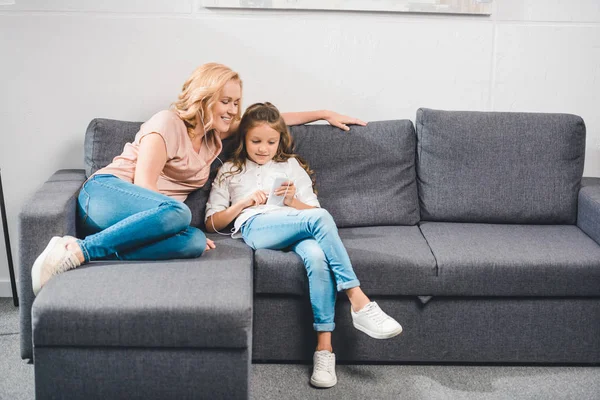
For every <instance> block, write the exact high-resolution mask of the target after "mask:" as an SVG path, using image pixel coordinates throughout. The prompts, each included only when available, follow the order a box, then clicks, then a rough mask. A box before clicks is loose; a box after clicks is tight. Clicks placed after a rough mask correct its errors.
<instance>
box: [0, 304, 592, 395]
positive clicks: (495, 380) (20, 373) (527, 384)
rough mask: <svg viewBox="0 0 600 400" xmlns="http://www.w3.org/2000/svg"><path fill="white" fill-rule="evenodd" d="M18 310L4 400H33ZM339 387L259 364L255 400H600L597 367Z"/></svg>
mask: <svg viewBox="0 0 600 400" xmlns="http://www.w3.org/2000/svg"><path fill="white" fill-rule="evenodd" d="M18 331H19V324H18V309H17V308H15V307H14V306H13V304H12V299H8V298H0V399H2V400H5V399H6V400H29V399H33V398H34V391H33V366H32V365H29V364H27V363H26V362H25V361H23V360H21V358H20V355H19V354H20V352H19V335H18ZM337 374H338V384H337V386H335V387H334V388H332V389H326V390H323V389H321V390H318V389H313V388H311V387H310V385H309V384H308V380H309V378H310V366H308V365H282V364H255V365H253V368H252V381H251V391H252V396H251V398H252V399H256V400H258V399H260V400H270V399H273V400H282V399H290V400H291V399H409V400H410V399H423V400H475V399H477V400H479V399H484V400H509V399H510V400H519V399H540V400H549V399H569V400H571V399H573V400H588V399H589V400H596V399H598V400H600V368H598V367H540V366H529V367H515V366H503V367H498V366H485V367H484V366H428V365H339V366H338V367H337Z"/></svg>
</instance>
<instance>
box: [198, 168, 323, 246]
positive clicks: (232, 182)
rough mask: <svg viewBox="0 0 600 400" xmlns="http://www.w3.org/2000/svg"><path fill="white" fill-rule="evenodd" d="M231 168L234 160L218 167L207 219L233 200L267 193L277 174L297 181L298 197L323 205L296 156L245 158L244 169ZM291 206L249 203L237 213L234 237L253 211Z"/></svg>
mask: <svg viewBox="0 0 600 400" xmlns="http://www.w3.org/2000/svg"><path fill="white" fill-rule="evenodd" d="M232 169H233V164H232V163H231V162H226V163H225V164H223V166H222V167H221V169H219V172H218V173H217V176H216V177H215V180H214V181H213V184H212V188H211V190H210V195H209V197H208V202H207V203H206V216H205V221H206V220H207V219H208V217H210V216H211V215H213V214H215V213H217V212H219V211H224V210H226V209H227V208H228V207H229V206H231V205H232V204H234V203H237V202H238V201H240V200H242V199H244V198H246V197H248V196H250V195H251V194H252V193H254V192H256V191H257V190H264V191H265V192H267V194H268V193H269V192H270V191H271V187H272V186H273V182H274V181H275V178H277V177H282V176H283V177H286V178H287V179H288V180H290V181H292V182H294V185H295V186H296V195H295V197H296V198H297V199H298V200H300V201H301V202H303V203H305V204H307V205H309V206H314V207H320V204H319V201H318V200H317V195H316V194H315V193H314V192H313V187H312V181H311V179H310V176H308V174H307V173H306V171H305V170H304V168H302V166H301V165H300V164H299V163H298V160H296V158H294V157H290V158H289V159H288V160H287V161H284V162H275V161H273V160H271V161H269V162H268V163H266V164H264V165H260V164H257V163H255V162H254V161H251V160H246V164H245V165H244V167H243V168H242V171H241V172H238V173H236V174H234V175H232V174H230V172H231V170H232ZM290 209H293V208H292V207H288V206H285V205H266V204H261V205H259V206H252V207H247V208H245V209H244V210H243V211H242V212H241V213H240V215H238V216H237V217H236V219H235V222H234V224H233V226H234V227H233V229H232V233H231V237H233V238H239V237H241V232H239V230H240V227H241V226H242V225H243V224H244V222H246V221H247V220H248V219H249V218H250V217H252V216H254V215H257V214H264V213H272V212H279V211H287V210H290Z"/></svg>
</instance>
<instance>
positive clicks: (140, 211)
mask: <svg viewBox="0 0 600 400" xmlns="http://www.w3.org/2000/svg"><path fill="white" fill-rule="evenodd" d="M191 220H192V213H191V211H190V209H189V208H188V207H187V206H186V205H185V204H183V203H182V202H181V201H178V200H175V199H172V198H170V197H168V196H165V195H163V194H160V193H157V192H154V191H152V190H149V189H145V188H143V187H141V186H138V185H134V184H133V183H129V182H126V181H124V180H122V179H120V178H117V177H116V176H114V175H96V176H93V177H92V178H91V179H90V180H88V181H87V182H86V183H85V184H84V185H83V187H82V188H81V191H80V192H79V196H78V198H77V223H78V231H79V233H80V235H79V236H82V235H83V236H84V237H85V239H83V240H78V241H77V243H78V244H79V246H80V247H81V249H82V250H83V255H84V257H85V261H86V262H88V261H91V260H105V259H119V260H167V259H173V258H195V257H199V256H200V255H202V252H203V251H204V249H205V248H206V236H205V235H204V233H203V232H202V231H201V230H199V229H197V228H193V227H191V226H190V222H191Z"/></svg>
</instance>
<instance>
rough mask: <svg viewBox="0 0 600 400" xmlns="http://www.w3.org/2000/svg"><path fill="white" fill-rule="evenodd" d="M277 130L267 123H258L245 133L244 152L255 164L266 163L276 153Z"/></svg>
mask: <svg viewBox="0 0 600 400" xmlns="http://www.w3.org/2000/svg"><path fill="white" fill-rule="evenodd" d="M279 136H280V135H279V132H277V131H276V130H275V129H273V128H271V127H270V126H269V125H267V124H260V125H257V126H255V127H254V128H252V129H250V130H249V131H248V133H246V143H245V144H246V153H248V158H249V159H250V160H252V161H254V162H255V163H257V164H260V165H263V164H266V163H268V162H269V161H271V160H272V159H273V157H275V154H277V148H278V147H279Z"/></svg>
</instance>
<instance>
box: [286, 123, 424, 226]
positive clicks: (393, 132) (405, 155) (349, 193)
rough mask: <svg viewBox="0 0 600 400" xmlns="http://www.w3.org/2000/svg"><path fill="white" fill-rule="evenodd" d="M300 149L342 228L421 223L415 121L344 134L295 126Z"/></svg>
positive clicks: (324, 204) (327, 128) (328, 128)
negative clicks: (416, 179)
mask: <svg viewBox="0 0 600 400" xmlns="http://www.w3.org/2000/svg"><path fill="white" fill-rule="evenodd" d="M291 132H292V134H293V136H294V142H295V144H296V151H297V153H298V154H300V155H301V156H302V157H303V158H304V159H305V160H306V161H307V162H308V164H309V166H310V168H311V169H313V170H314V171H315V177H316V187H317V189H318V195H319V202H320V203H321V206H322V207H323V208H325V209H327V210H328V211H329V212H330V213H331V215H332V216H333V218H334V219H335V221H336V223H337V225H338V227H340V228H342V227H350V226H374V225H414V224H416V223H417V222H418V221H419V207H418V197H417V185H416V181H415V145H416V139H415V132H414V127H413V124H412V122H411V121H408V120H399V121H377V122H370V123H369V124H368V125H367V126H365V127H362V126H352V127H351V128H350V131H348V132H342V131H340V130H339V129H338V128H334V127H331V126H328V125H303V126H294V127H292V128H291Z"/></svg>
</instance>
